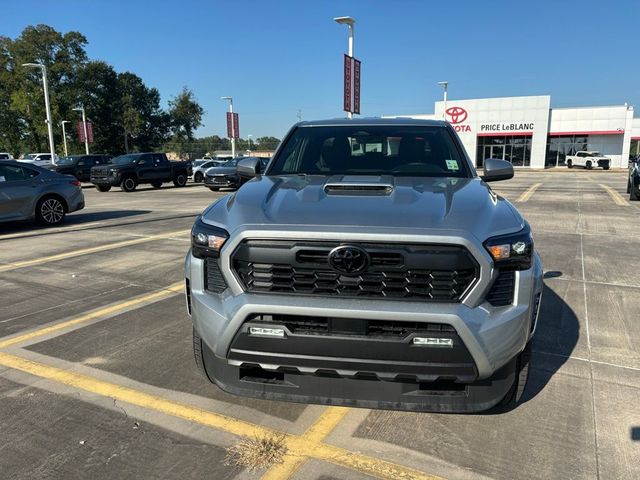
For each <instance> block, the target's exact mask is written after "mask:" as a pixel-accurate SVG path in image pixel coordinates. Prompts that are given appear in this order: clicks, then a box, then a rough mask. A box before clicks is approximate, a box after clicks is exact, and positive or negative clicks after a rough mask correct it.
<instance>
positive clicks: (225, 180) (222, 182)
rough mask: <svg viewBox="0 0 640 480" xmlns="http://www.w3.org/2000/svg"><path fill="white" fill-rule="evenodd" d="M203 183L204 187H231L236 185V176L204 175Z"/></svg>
mask: <svg viewBox="0 0 640 480" xmlns="http://www.w3.org/2000/svg"><path fill="white" fill-rule="evenodd" d="M204 185H205V186H206V187H209V188H211V187H214V188H232V187H237V186H238V178H237V177H231V176H227V175H219V176H213V177H212V176H210V175H205V177H204Z"/></svg>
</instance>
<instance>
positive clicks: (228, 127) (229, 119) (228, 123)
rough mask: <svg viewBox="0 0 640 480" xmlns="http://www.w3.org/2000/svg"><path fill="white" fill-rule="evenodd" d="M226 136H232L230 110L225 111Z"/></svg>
mask: <svg viewBox="0 0 640 480" xmlns="http://www.w3.org/2000/svg"><path fill="white" fill-rule="evenodd" d="M227 138H233V119H232V113H231V112H227Z"/></svg>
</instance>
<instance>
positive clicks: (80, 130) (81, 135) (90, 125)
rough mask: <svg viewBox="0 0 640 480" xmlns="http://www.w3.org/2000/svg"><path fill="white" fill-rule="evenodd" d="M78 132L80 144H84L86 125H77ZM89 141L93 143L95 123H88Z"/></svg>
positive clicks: (78, 123)
mask: <svg viewBox="0 0 640 480" xmlns="http://www.w3.org/2000/svg"><path fill="white" fill-rule="evenodd" d="M76 130H77V132H78V142H80V143H84V125H83V124H82V122H81V121H80V122H77V123H76ZM87 141H88V143H93V122H87Z"/></svg>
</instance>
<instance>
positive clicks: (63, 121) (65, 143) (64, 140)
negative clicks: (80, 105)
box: [62, 120, 71, 157]
mask: <svg viewBox="0 0 640 480" xmlns="http://www.w3.org/2000/svg"><path fill="white" fill-rule="evenodd" d="M65 123H71V121H70V120H62V141H63V142H64V156H65V157H67V156H68V155H69V153H68V152H67V132H66V130H65V129H64V124H65Z"/></svg>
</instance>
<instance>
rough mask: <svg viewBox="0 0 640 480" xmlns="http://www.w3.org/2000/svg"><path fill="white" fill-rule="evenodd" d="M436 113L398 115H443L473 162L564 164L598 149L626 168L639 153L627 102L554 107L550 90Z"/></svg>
mask: <svg viewBox="0 0 640 480" xmlns="http://www.w3.org/2000/svg"><path fill="white" fill-rule="evenodd" d="M434 112H435V113H433V114H417V115H393V116H402V117H412V118H424V119H443V118H446V120H447V121H448V122H449V123H451V125H452V126H453V127H454V128H455V130H456V131H457V132H458V135H460V138H461V139H462V142H463V143H464V146H465V148H466V149H467V153H468V154H469V156H470V157H471V159H472V161H473V162H474V163H475V164H476V165H477V166H478V167H482V165H483V163H484V160H485V159H487V158H502V159H504V160H509V161H510V162H511V163H513V165H514V166H516V167H531V168H548V167H556V166H563V165H565V157H566V156H567V155H573V154H575V153H576V152H577V151H579V150H590V151H598V152H600V153H601V154H602V155H605V156H607V157H609V158H611V166H612V167H624V168H626V167H627V164H628V160H629V157H635V156H637V155H640V118H634V117H633V107H632V106H629V105H627V104H624V105H613V106H606V107H577V108H551V97H550V96H549V95H537V96H530V97H504V98H481V99H473V100H448V101H447V104H446V111H445V103H444V102H443V101H439V102H436V103H435V108H434Z"/></svg>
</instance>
